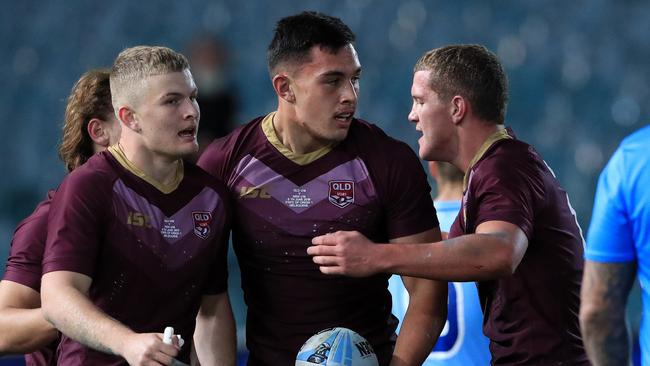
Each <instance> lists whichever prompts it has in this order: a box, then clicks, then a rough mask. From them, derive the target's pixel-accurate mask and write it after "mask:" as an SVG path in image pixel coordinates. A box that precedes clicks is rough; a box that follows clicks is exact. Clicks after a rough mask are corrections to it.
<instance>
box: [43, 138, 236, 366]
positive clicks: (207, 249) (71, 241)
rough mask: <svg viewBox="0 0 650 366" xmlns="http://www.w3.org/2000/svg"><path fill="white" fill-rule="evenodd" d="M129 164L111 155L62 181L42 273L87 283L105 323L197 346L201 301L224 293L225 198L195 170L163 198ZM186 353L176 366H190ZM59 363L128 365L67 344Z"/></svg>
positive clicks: (189, 169)
mask: <svg viewBox="0 0 650 366" xmlns="http://www.w3.org/2000/svg"><path fill="white" fill-rule="evenodd" d="M128 164H129V163H128V160H126V158H125V157H124V156H123V154H121V153H120V151H119V149H116V148H113V147H111V148H109V151H106V152H102V153H100V154H97V155H95V156H94V157H92V158H91V159H90V160H88V162H87V163H86V164H84V165H83V166H81V167H79V168H77V169H76V170H75V171H73V172H72V173H70V174H69V175H68V177H66V179H65V180H64V181H63V183H62V185H61V187H60V188H59V190H58V192H57V194H56V196H55V198H54V200H53V202H52V207H51V210H50V215H49V220H48V237H47V244H46V249H45V256H44V259H43V273H48V272H52V271H72V272H76V273H81V274H85V275H87V276H89V277H91V278H92V284H91V286H90V290H89V298H90V300H91V301H92V302H93V303H94V304H95V305H96V306H98V307H99V308H100V309H101V310H102V311H104V312H105V313H106V314H107V315H109V316H111V317H113V318H115V319H117V320H118V321H120V322H121V323H123V324H125V325H126V326H128V327H129V328H130V329H132V330H133V331H135V332H138V333H149V332H158V333H160V332H162V331H163V330H164V329H165V327H167V326H171V327H174V332H175V333H176V334H180V335H181V336H182V337H183V339H185V340H191V339H192V335H193V333H194V327H195V317H196V314H197V312H198V309H199V306H200V302H201V297H202V295H204V294H217V293H221V292H223V291H225V290H226V286H227V263H226V249H227V238H228V230H227V228H228V221H229V218H228V216H227V215H228V212H229V209H228V207H227V205H228V201H227V192H226V190H225V187H223V186H222V185H221V184H220V183H218V182H217V181H216V180H215V179H214V178H212V177H210V175H208V174H207V173H205V172H203V171H202V170H201V169H199V168H197V167H196V166H194V165H191V164H189V163H186V164H185V166H184V176H182V178H181V176H180V175H179V176H178V177H179V183H178V186H177V187H175V188H174V187H171V188H169V187H168V188H169V189H168V190H167V191H161V189H162V188H161V187H159V186H154V185H153V184H152V183H151V181H150V180H148V179H147V178H146V176H143V175H142V173H141V172H137V171H135V170H134V168H133V167H129V168H127V167H128V166H129V165H128ZM136 173H137V174H138V175H136ZM163 188H164V187H163ZM208 278H209V279H210V281H206V279H208ZM189 350H190V346H189V345H186V346H185V347H183V349H182V350H181V353H180V354H179V356H178V359H179V360H180V361H183V362H186V363H188V362H189ZM59 363H60V364H63V365H126V364H127V363H126V361H125V360H124V359H122V358H121V357H118V356H114V355H109V354H105V353H102V352H98V351H95V350H92V349H90V348H88V347H85V346H83V345H82V344H80V343H78V342H76V341H74V340H72V339H70V338H68V337H66V336H65V335H64V336H63V337H62V340H61V344H60V346H59Z"/></svg>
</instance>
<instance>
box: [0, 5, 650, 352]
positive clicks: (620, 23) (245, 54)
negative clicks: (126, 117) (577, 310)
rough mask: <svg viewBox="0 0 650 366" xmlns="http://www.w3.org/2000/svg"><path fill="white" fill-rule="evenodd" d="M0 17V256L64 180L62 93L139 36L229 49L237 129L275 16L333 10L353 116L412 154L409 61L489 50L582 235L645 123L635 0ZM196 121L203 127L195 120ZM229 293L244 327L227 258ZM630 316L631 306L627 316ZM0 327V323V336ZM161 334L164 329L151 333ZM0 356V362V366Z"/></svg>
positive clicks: (11, 10) (102, 8) (194, 8)
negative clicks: (207, 37)
mask: <svg viewBox="0 0 650 366" xmlns="http://www.w3.org/2000/svg"><path fill="white" fill-rule="evenodd" d="M2 5H3V11H2V12H0V54H1V55H2V57H1V58H0V80H2V84H3V85H4V87H2V88H0V116H1V117H0V121H1V122H0V123H2V130H3V133H2V134H0V154H1V156H3V158H2V159H1V161H0V172H1V174H2V175H3V176H4V178H3V179H0V202H1V204H0V261H2V262H3V263H4V260H5V258H6V256H7V253H8V251H9V244H10V240H11V235H12V233H13V229H14V227H15V226H16V224H17V223H18V221H19V220H20V219H22V218H23V217H25V216H26V215H28V214H29V213H30V212H31V211H32V209H33V208H34V206H35V204H36V203H37V202H39V201H40V200H41V199H43V198H44V197H45V193H46V191H47V190H48V189H50V188H53V187H56V186H57V185H58V183H59V182H60V181H61V179H62V177H63V175H64V168H63V165H62V164H61V163H60V161H59V160H58V158H57V155H56V147H57V143H58V140H59V137H60V127H61V123H62V120H63V110H64V107H65V98H66V97H67V95H68V93H69V91H70V88H71V87H72V84H73V83H74V81H76V79H77V78H78V77H79V76H80V75H81V74H82V73H83V72H84V71H86V70H87V69H89V68H94V67H101V66H110V64H111V62H112V60H113V59H114V57H115V56H116V55H117V53H118V52H119V51H120V50H122V49H123V48H125V47H129V46H133V45H137V44H155V45H165V46H169V47H172V48H174V49H176V50H179V51H185V50H186V46H187V44H188V42H189V41H190V40H191V39H193V38H194V37H195V36H196V35H197V34H199V33H202V32H209V33H213V34H215V35H217V36H218V37H219V38H220V39H221V40H223V41H224V42H225V44H226V45H227V46H228V47H229V49H230V54H231V68H230V74H229V77H230V79H231V80H232V81H233V83H234V85H235V87H236V90H237V93H238V95H239V101H240V105H239V109H238V114H237V115H238V118H237V120H238V121H240V122H241V123H243V122H246V121H248V120H250V119H252V118H253V117H255V116H257V115H260V114H264V113H266V112H268V111H270V110H272V109H273V108H274V106H275V98H274V94H273V91H272V88H271V85H270V83H269V80H268V75H267V70H266V60H265V50H266V46H267V45H268V43H269V41H270V37H271V32H272V29H273V27H274V23H275V22H276V21H277V20H278V19H279V18H281V17H283V16H286V15H290V14H293V13H296V12H298V11H301V10H319V11H323V12H326V13H328V14H331V15H334V16H338V17H340V18H341V19H343V21H345V22H346V23H347V24H348V25H349V26H350V27H351V28H352V30H353V31H355V33H356V35H357V42H356V45H357V50H358V52H359V57H360V60H361V63H362V66H363V76H362V81H361V95H360V103H359V108H358V112H357V116H360V117H363V118H365V119H368V120H370V121H374V122H375V123H377V124H378V125H379V126H381V127H382V128H384V129H385V130H386V131H387V132H388V133H389V134H390V135H392V136H394V137H396V138H398V139H401V140H404V141H406V142H407V143H409V144H410V145H411V146H412V147H413V148H414V149H416V145H417V143H416V140H417V137H418V136H417V134H416V132H415V131H414V130H413V128H412V127H411V126H409V125H408V123H407V120H406V115H407V113H408V111H409V109H410V95H409V90H410V83H411V77H412V67H413V64H414V62H415V60H416V59H417V58H418V57H419V56H420V55H421V54H422V53H423V52H424V51H426V50H428V49H430V48H434V47H438V46H441V45H445V44H449V43H481V44H484V45H486V46H487V47H488V48H489V49H491V50H493V51H494V52H496V53H497V54H498V56H499V58H500V59H501V60H502V62H503V64H504V66H505V68H506V71H507V74H508V77H509V81H510V102H509V106H508V114H507V124H508V125H510V126H512V127H513V128H514V130H515V132H516V133H517V134H518V136H519V137H520V138H521V139H523V140H525V141H528V142H530V143H532V144H533V145H535V146H536V147H537V149H538V150H539V151H540V152H541V154H542V155H543V156H544V157H545V159H546V161H547V162H548V163H549V165H550V166H551V167H552V168H553V169H554V171H555V173H556V174H557V176H558V178H559V180H560V182H561V183H562V184H563V186H564V187H565V188H566V190H567V191H568V193H569V196H570V197H571V202H572V204H573V206H574V207H575V209H576V211H577V214H578V219H579V221H580V223H581V224H582V227H583V229H584V230H586V229H587V227H588V223H589V217H590V214H591V212H590V211H591V205H592V200H593V194H594V190H595V185H596V179H597V176H598V173H599V171H600V169H601V168H602V167H603V165H604V164H605V163H606V161H607V159H608V158H609V156H610V155H611V153H612V152H613V150H614V149H615V148H616V146H617V145H618V143H619V141H620V140H621V138H622V137H623V136H625V135H627V134H629V133H631V132H632V131H634V130H636V129H638V128H640V127H641V126H643V125H644V124H646V123H647V122H648V121H650V118H649V114H650V107H649V105H650V104H649V103H648V101H649V100H650V65H648V60H650V22H648V19H650V4H648V3H647V2H643V1H605V0H594V1H573V2H566V1H557V0H551V1H543V2H542V1H533V0H520V1H509V0H500V1H493V2H485V1H480V0H457V1H453V2H452V1H425V0H406V1H394V0H391V1H380V0H347V1H344V0H339V1H324V0H323V1H315V0H310V1H300V2H298V1H290V0H275V1H261V0H255V1H241V0H240V1H236V0H227V1H200V0H184V1H156V0H139V1H127V0H114V1H110V2H89V1H83V0H66V1H62V0H61V1H46V2H45V1H36V0H23V1H12V2H9V1H3V2H2ZM204 123H205V121H204ZM231 265H232V266H233V269H232V271H233V274H234V275H233V276H232V277H233V278H232V281H231V282H232V284H231V288H232V289H233V291H234V296H235V300H234V306H235V311H236V313H237V318H238V321H239V322H240V324H241V321H242V318H243V307H242V304H241V300H240V299H239V298H238V293H237V286H238V282H237V278H236V277H237V275H236V268H235V267H234V266H236V264H235V262H234V261H231ZM632 313H633V314H634V316H638V311H636V309H634V310H633V311H632ZM0 331H1V330H0ZM161 331H162V330H161ZM0 363H1V361H0Z"/></svg>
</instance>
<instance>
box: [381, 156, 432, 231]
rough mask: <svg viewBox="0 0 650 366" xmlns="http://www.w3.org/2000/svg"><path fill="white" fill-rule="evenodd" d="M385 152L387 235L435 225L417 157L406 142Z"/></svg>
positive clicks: (384, 199)
mask: <svg viewBox="0 0 650 366" xmlns="http://www.w3.org/2000/svg"><path fill="white" fill-rule="evenodd" d="M387 153H389V154H390V155H386V156H385V163H386V165H387V166H386V168H385V169H387V170H386V174H387V176H386V180H385V181H384V184H383V185H384V190H385V192H386V194H385V195H382V197H381V200H382V203H383V205H384V207H385V209H386V215H387V219H386V224H387V225H388V227H387V232H388V236H389V238H390V239H396V238H400V237H404V236H409V235H414V234H418V233H421V232H423V231H426V230H430V229H433V228H437V227H438V226H439V224H438V218H437V217H436V210H435V208H434V206H433V200H432V199H431V187H430V186H429V183H428V181H427V177H426V174H425V172H424V169H423V168H422V164H421V163H420V160H419V159H418V158H417V156H416V155H415V153H414V152H413V151H412V150H411V148H409V147H408V146H407V145H406V144H403V143H398V144H396V146H392V147H391V149H390V151H387Z"/></svg>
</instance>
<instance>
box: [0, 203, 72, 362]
mask: <svg viewBox="0 0 650 366" xmlns="http://www.w3.org/2000/svg"><path fill="white" fill-rule="evenodd" d="M52 197H54V191H49V192H48V194H47V199H45V200H44V201H43V202H41V203H39V204H38V206H37V207H36V209H35V210H34V212H32V214H31V215H29V216H28V217H27V218H25V219H24V220H23V221H21V222H20V223H19V224H18V227H17V228H16V231H15V232H14V236H13V238H12V239H11V249H10V251H9V258H8V259H7V267H6V270H5V274H4V277H3V280H4V281H12V282H16V283H19V284H21V285H23V286H27V287H29V288H31V289H33V290H34V291H37V292H40V291H41V276H42V271H41V262H42V261H43V251H44V250H45V238H46V237H47V215H48V212H49V211H50V202H51V201H52ZM58 345H59V340H58V339H57V340H55V341H53V342H52V343H50V344H49V345H47V346H46V347H43V348H42V349H40V350H38V351H36V352H33V353H30V354H26V355H25V362H26V364H27V366H43V365H56V347H57V346H58Z"/></svg>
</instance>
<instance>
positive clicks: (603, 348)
mask: <svg viewBox="0 0 650 366" xmlns="http://www.w3.org/2000/svg"><path fill="white" fill-rule="evenodd" d="M582 336H583V342H584V344H585V348H586V350H587V354H588V355H589V358H590V359H591V360H592V362H593V365H594V366H610V365H611V366H616V365H629V364H630V363H629V362H630V342H629V336H628V328H627V324H626V322H625V314H624V312H619V313H610V312H599V313H594V314H591V315H590V316H588V317H587V318H586V319H583V321H582Z"/></svg>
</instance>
